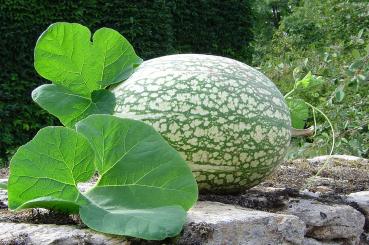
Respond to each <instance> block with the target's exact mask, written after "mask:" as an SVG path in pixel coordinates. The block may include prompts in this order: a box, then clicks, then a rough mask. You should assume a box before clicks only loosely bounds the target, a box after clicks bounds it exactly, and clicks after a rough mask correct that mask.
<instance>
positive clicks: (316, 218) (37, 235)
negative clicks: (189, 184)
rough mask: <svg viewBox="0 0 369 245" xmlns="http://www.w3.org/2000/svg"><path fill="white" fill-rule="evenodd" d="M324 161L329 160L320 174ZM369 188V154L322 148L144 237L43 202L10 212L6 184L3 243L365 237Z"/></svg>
mask: <svg viewBox="0 0 369 245" xmlns="http://www.w3.org/2000/svg"><path fill="white" fill-rule="evenodd" d="M326 162H327V168H326V169H325V170H324V171H322V172H321V175H320V176H315V175H316V173H317V171H318V170H319V169H320V168H321V167H322V166H323V165H324V163H326ZM0 172H1V171H0ZM1 173H3V175H1ZM1 173H0V178H4V177H6V176H7V175H6V173H7V171H2V172H1ZM4 173H5V175H4ZM0 181H1V180H0ZM91 186H92V184H91V183H83V184H80V185H79V186H78V187H79V189H80V190H81V191H85V190H87V189H89V188H90V187H91ZM368 192H369V162H368V160H366V159H362V158H356V157H351V156H330V157H327V156H322V157H318V158H313V159H307V160H294V161H289V162H286V163H285V164H283V165H282V166H281V167H280V168H278V169H277V170H276V171H275V173H274V174H273V175H272V176H271V177H270V178H268V179H267V180H266V181H265V182H263V183H262V184H260V185H258V186H257V187H254V188H252V189H250V190H247V191H245V192H244V193H243V194H240V195H223V196H222V195H200V201H199V202H198V204H197V205H196V207H194V208H193V209H191V210H190V211H189V213H188V220H187V224H186V225H185V227H184V230H183V232H182V234H181V235H180V236H179V237H177V238H174V239H168V240H166V241H159V242H153V241H151V242H144V241H141V240H138V239H135V240H132V239H128V238H127V239H125V238H123V237H114V236H109V235H105V234H100V233H97V232H94V231H92V230H90V229H86V227H85V226H84V225H83V224H82V223H81V221H80V220H79V218H78V216H76V215H74V216H68V215H61V214H58V213H54V212H49V211H47V210H42V209H31V210H25V211H21V212H17V213H13V212H10V211H8V210H7V209H6V205H7V194H6V191H5V190H2V189H0V245H1V244H132V245H134V244H255V245H258V244H270V245H274V244H276V245H279V244H288V245H291V244H298V245H346V244H355V245H365V244H366V245H367V244H369V236H368V234H369V218H368V208H369V203H368V198H369V195H368ZM365 215H366V217H367V220H366V225H364V216H365ZM56 224H57V225H56ZM363 230H364V231H363ZM54 234H55V235H54ZM359 237H360V239H359ZM37 239H38V240H37ZM42 239H46V240H42ZM47 239H49V240H47Z"/></svg>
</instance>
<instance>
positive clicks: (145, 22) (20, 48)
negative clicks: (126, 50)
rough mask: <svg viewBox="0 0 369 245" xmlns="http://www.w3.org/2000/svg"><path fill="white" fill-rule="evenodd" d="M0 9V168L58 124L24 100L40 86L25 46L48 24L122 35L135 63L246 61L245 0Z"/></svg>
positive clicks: (9, 4)
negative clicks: (199, 58) (182, 58)
mask: <svg viewBox="0 0 369 245" xmlns="http://www.w3.org/2000/svg"><path fill="white" fill-rule="evenodd" d="M1 2H2V3H1V4H0V12H1V15H0V21H1V23H2V25H1V26H0V31H1V35H2V38H1V39H0V50H1V55H0V64H1V67H2V69H1V73H0V165H2V164H4V163H5V164H6V163H7V159H8V158H9V157H10V156H11V155H12V154H13V153H14V150H15V149H16V148H17V147H18V146H19V145H22V144H24V143H25V142H27V141H28V140H29V139H30V138H32V137H33V135H34V134H35V133H36V132H37V131H38V129H39V128H41V127H43V126H46V125H51V124H54V125H55V124H58V122H57V120H56V119H55V118H53V117H51V116H49V115H48V114H47V113H45V112H44V111H42V110H41V109H40V108H39V107H38V106H37V105H36V104H34V103H33V102H32V100H31V96H30V94H31V91H32V90H33V89H34V88H35V87H37V86H38V85H40V84H42V83H45V82H46V81H43V79H42V78H40V77H39V76H38V75H37V74H36V72H35V71H34V68H33V48H34V45H35V43H36V40H37V38H38V36H39V35H40V34H41V32H42V31H43V30H45V29H46V28H47V27H48V26H49V25H50V24H51V23H53V22H57V21H67V22H78V23H81V24H84V25H86V26H88V27H89V28H90V29H91V30H92V31H95V30H96V29H98V28H100V27H103V26H106V27H111V28H113V29H116V30H117V31H119V32H120V33H122V34H123V35H124V36H125V37H126V38H127V39H128V40H129V41H130V42H131V43H132V44H133V46H134V47H135V49H136V51H137V53H138V54H139V55H140V56H141V57H142V58H143V59H149V58H153V57H158V56H162V55H166V54H173V53H183V52H197V53H212V54H218V55H223V56H229V57H233V58H236V59H239V60H243V61H250V57H251V54H250V51H249V42H250V40H251V39H252V34H251V28H252V27H251V19H252V16H251V12H250V4H251V0H250V1H241V0H239V1H236V0H230V1H217V0H197V1H186V0H184V1H182V0H151V1H149V0H147V1H145V0H140V1H135V0H130V1H118V0H110V1H103V0H89V1H67V0H65V1H51V0H49V1H46V0H28V1H26V0H3V1H1Z"/></svg>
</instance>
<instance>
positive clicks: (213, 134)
mask: <svg viewBox="0 0 369 245" xmlns="http://www.w3.org/2000/svg"><path fill="white" fill-rule="evenodd" d="M113 93H114V94H115V96H116V99H117V105H116V109H115V115H117V116H121V117H128V118H133V119H139V120H143V121H144V122H146V123H148V124H150V125H152V126H153V127H154V128H155V129H156V130H157V131H158V132H160V133H161V134H162V136H163V137H164V138H165V139H166V140H167V141H168V142H169V143H170V144H171V145H172V146H173V147H174V148H175V149H177V150H178V151H179V152H180V153H181V154H182V156H183V157H184V158H185V159H186V160H187V162H188V164H189V165H190V167H191V168H192V171H193V173H194V174H195V176H196V179H197V182H198V184H199V189H200V191H201V192H202V193H204V192H212V193H234V192H240V191H243V190H245V189H247V188H250V187H252V186H255V185H256V184H258V183H260V182H261V181H262V180H263V178H265V177H266V176H267V175H269V174H270V173H271V172H272V171H273V169H274V168H275V167H276V166H277V165H278V164H279V163H280V162H281V161H282V160H283V158H284V156H285V154H286V151H287V147H288V145H289V142H290V137H291V133H290V132H291V121H290V114H289V110H288V107H287V105H286V103H285V101H284V98H283V96H282V94H281V93H280V92H279V90H278V89H277V87H276V86H275V85H274V84H273V82H271V81H270V80H269V79H268V78H267V77H266V76H264V75H263V74H262V73H260V72H259V71H257V70H256V69H254V68H252V67H250V66H248V65H246V64H243V63H241V62H238V61H235V60H232V59H229V58H224V57H219V56H212V55H200V54H180V55H169V56H164V57H160V58H155V59H152V60H148V61H145V62H144V63H142V64H141V65H140V67H139V68H138V69H137V71H136V72H135V73H134V74H133V75H132V76H131V77H130V78H129V79H128V80H126V81H125V82H123V83H122V84H120V85H119V86H117V87H116V88H114V89H113Z"/></svg>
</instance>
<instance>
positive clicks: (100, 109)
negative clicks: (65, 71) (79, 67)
mask: <svg viewBox="0 0 369 245" xmlns="http://www.w3.org/2000/svg"><path fill="white" fill-rule="evenodd" d="M32 99H33V100H34V101H35V102H36V103H37V104H39V105H40V106H41V107H42V108H44V109H45V110H47V111H48V112H49V113H50V114H52V115H54V116H56V117H57V118H59V120H60V121H61V122H62V123H63V125H65V126H68V127H73V125H74V124H75V123H76V122H78V121H79V120H81V119H83V118H85V117H87V116H88V115H91V114H112V113H113V112H114V107H115V97H114V94H113V93H112V92H110V91H109V90H105V89H100V90H95V91H93V92H92V94H91V97H84V96H82V95H78V94H75V93H73V92H71V91H70V90H68V89H66V88H64V87H63V86H60V85H55V84H44V85H41V86H39V87H38V88H36V89H35V90H33V91H32Z"/></svg>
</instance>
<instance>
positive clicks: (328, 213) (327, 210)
mask: <svg viewBox="0 0 369 245" xmlns="http://www.w3.org/2000/svg"><path fill="white" fill-rule="evenodd" d="M287 213H288V214H291V215H294V216H297V217H299V218H300V219H301V220H302V221H304V222H305V224H306V225H307V230H306V236H307V237H312V238H316V239H325V240H334V239H335V240H337V239H347V242H348V241H352V242H353V244H355V243H354V242H355V241H359V240H360V235H361V233H363V232H364V230H363V227H364V222H365V218H364V216H363V214H361V213H360V212H359V211H357V210H355V209H354V208H352V207H350V206H347V205H326V204H322V203H319V202H317V201H314V200H303V199H295V200H291V201H290V204H289V208H288V209H287Z"/></svg>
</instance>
